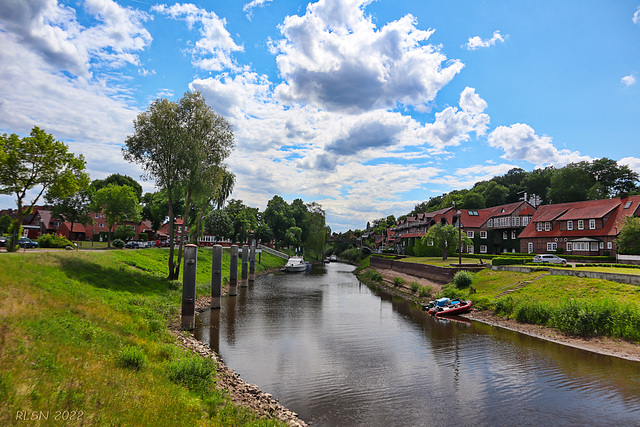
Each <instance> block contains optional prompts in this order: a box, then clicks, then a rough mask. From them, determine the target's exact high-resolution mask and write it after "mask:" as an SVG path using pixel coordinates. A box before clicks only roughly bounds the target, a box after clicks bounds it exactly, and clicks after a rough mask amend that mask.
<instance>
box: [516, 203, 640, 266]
mask: <svg viewBox="0 0 640 427" xmlns="http://www.w3.org/2000/svg"><path fill="white" fill-rule="evenodd" d="M627 216H636V217H638V216H640V196H626V197H619V198H615V199H603V200H589V201H585V202H574V203H562V204H557V205H543V206H540V207H539V208H538V211H537V212H536V214H535V215H534V216H533V218H532V220H531V222H530V223H529V225H528V226H527V227H526V228H525V229H524V230H523V232H522V233H521V234H520V251H521V252H527V253H547V252H551V253H554V252H558V253H565V254H571V255H588V256H598V255H599V256H607V255H614V254H616V253H617V248H616V243H615V239H616V236H617V235H618V233H619V232H620V229H621V227H622V224H621V223H622V221H623V220H624V218H625V217H627Z"/></svg>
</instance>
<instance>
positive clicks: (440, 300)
mask: <svg viewBox="0 0 640 427" xmlns="http://www.w3.org/2000/svg"><path fill="white" fill-rule="evenodd" d="M450 303H451V300H450V299H449V298H438V299H437V300H436V305H437V306H438V307H444V306H445V305H449V304H450Z"/></svg>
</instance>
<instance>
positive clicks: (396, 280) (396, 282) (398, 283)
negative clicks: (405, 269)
mask: <svg viewBox="0 0 640 427" xmlns="http://www.w3.org/2000/svg"><path fill="white" fill-rule="evenodd" d="M404 283H406V280H404V279H403V278H402V277H394V278H393V286H395V287H398V286H401V285H403V284H404Z"/></svg>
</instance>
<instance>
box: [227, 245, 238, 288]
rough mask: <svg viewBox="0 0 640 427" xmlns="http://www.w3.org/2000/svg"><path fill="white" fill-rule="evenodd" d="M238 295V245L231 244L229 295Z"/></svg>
mask: <svg viewBox="0 0 640 427" xmlns="http://www.w3.org/2000/svg"><path fill="white" fill-rule="evenodd" d="M236 295H238V245H231V262H230V264H229V296H232V297H233V296H236Z"/></svg>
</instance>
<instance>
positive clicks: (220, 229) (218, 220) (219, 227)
mask: <svg viewBox="0 0 640 427" xmlns="http://www.w3.org/2000/svg"><path fill="white" fill-rule="evenodd" d="M203 222H204V230H205V232H206V233H207V234H212V235H214V236H216V237H219V238H222V239H227V238H230V237H231V236H233V223H232V222H231V218H229V215H227V213H226V212H225V211H224V210H222V209H215V210H212V211H210V212H209V213H207V215H206V216H205V217H204V218H203Z"/></svg>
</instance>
